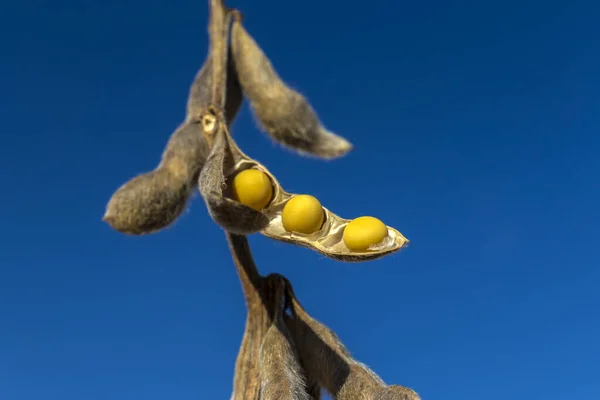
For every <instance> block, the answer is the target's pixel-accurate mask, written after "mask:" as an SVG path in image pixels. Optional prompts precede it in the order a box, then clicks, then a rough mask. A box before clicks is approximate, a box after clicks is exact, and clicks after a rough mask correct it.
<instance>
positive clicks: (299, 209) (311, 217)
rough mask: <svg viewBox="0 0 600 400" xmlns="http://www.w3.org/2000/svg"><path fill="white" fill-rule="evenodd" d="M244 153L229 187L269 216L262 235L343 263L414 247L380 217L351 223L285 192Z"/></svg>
mask: <svg viewBox="0 0 600 400" xmlns="http://www.w3.org/2000/svg"><path fill="white" fill-rule="evenodd" d="M234 150H235V151H240V150H239V149H234ZM240 155H241V156H240V157H237V159H238V160H239V161H238V162H237V163H236V164H235V166H234V167H233V168H232V170H231V171H230V173H229V179H228V181H229V184H228V186H229V187H231V191H230V193H231V195H232V197H233V198H234V199H235V200H237V201H239V202H241V203H243V204H245V205H247V206H249V207H252V208H254V209H256V210H260V211H261V212H263V213H264V214H265V215H266V216H267V218H268V219H269V225H268V226H267V227H266V228H264V229H263V230H262V231H260V233H261V234H263V235H265V236H267V237H270V238H272V239H275V240H279V241H283V242H287V243H292V244H296V245H300V246H304V247H308V248H311V249H313V250H315V251H317V252H319V253H321V254H324V255H326V256H327V257H331V258H335V259H338V260H341V261H366V260H371V259H375V258H379V257H382V256H385V255H387V254H390V253H393V252H396V251H398V250H400V249H401V248H402V247H404V246H405V245H406V244H407V243H408V240H407V239H406V238H405V237H404V236H403V235H402V234H401V233H400V232H399V231H397V230H396V229H394V228H392V227H389V226H386V225H385V224H384V223H383V222H382V221H380V220H379V219H377V218H374V217H370V216H363V217H359V218H356V219H353V220H349V219H345V218H342V217H340V216H338V215H336V214H334V213H333V212H331V211H330V210H329V209H327V208H325V207H323V206H322V205H321V203H320V202H319V201H318V200H317V199H316V198H315V197H313V196H310V195H307V194H293V193H288V192H286V191H284V190H283V188H282V187H281V185H280V184H279V182H278V181H277V179H275V177H274V176H273V175H272V174H271V173H270V172H269V171H268V170H267V169H266V168H265V167H264V166H263V165H262V164H260V163H258V162H257V161H255V160H252V159H250V158H248V157H247V156H245V155H244V154H243V153H241V151H240Z"/></svg>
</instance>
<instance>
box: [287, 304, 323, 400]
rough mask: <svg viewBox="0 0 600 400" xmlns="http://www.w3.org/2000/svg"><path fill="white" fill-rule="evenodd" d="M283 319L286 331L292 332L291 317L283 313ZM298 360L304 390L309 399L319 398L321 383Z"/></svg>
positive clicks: (293, 326)
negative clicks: (304, 386)
mask: <svg viewBox="0 0 600 400" xmlns="http://www.w3.org/2000/svg"><path fill="white" fill-rule="evenodd" d="M283 319H284V322H285V326H286V327H287V329H288V332H292V331H293V330H294V329H296V328H295V322H294V319H293V317H291V316H289V315H287V314H284V315H283ZM291 337H292V335H291V333H290V338H291ZM298 361H299V363H300V368H301V370H302V376H304V380H305V382H306V392H307V393H308V398H309V400H321V385H319V382H317V379H316V378H315V377H314V376H312V375H311V374H309V373H308V371H307V370H306V367H304V365H303V364H302V361H300V360H298Z"/></svg>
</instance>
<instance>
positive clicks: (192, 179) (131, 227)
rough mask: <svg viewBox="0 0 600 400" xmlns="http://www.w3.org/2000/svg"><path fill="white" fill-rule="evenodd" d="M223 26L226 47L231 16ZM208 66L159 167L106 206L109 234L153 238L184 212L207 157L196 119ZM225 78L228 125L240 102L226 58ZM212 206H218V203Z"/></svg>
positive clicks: (204, 102)
mask: <svg viewBox="0 0 600 400" xmlns="http://www.w3.org/2000/svg"><path fill="white" fill-rule="evenodd" d="M220 7H222V5H220ZM225 22H226V23H225V28H226V29H225V30H224V32H223V39H224V40H225V41H226V40H227V32H228V30H229V26H230V25H231V15H230V14H229V13H228V16H227V17H226V19H225ZM229 54H231V51H229ZM212 65H213V63H212V61H211V55H210V54H209V55H208V56H207V58H206V60H205V62H204V64H203V65H202V67H201V68H200V70H199V71H198V72H197V73H196V76H195V78H194V81H193V82H192V85H191V86H190V89H189V95H188V101H187V111H186V119H185V122H184V123H183V124H181V125H180V126H179V127H178V128H177V129H176V130H175V132H174V133H173V134H172V135H171V137H170V138H169V141H168V143H167V146H166V147H165V150H164V151H163V155H162V159H161V162H160V164H159V165H158V167H157V168H156V169H154V170H153V171H150V172H147V173H144V174H141V175H138V176H136V177H134V178H133V179H131V180H130V181H128V182H127V183H125V184H123V185H122V186H121V187H120V188H119V189H117V191H116V192H115V193H114V194H113V196H112V197H111V199H110V200H109V202H108V204H107V206H106V211H105V213H104V217H103V218H102V220H103V221H105V222H106V223H108V224H109V225H110V226H111V227H112V228H113V229H115V230H117V231H119V232H122V233H126V234H131V235H141V234H147V233H152V232H156V231H159V230H160V229H163V228H165V227H166V226H168V225H170V224H171V223H173V222H174V221H175V220H176V219H177V217H178V216H179V215H180V214H181V213H182V211H183V210H184V209H185V207H186V204H187V202H188V200H189V198H190V196H191V194H192V192H193V190H194V186H195V184H196V182H197V180H198V177H199V175H200V171H201V170H202V167H203V166H204V162H205V160H206V158H207V157H208V155H209V147H208V144H207V142H206V138H205V137H204V135H203V133H202V125H201V123H200V119H201V115H202V113H203V112H204V111H205V110H206V109H207V107H208V106H209V105H210V104H211V96H212V94H211V86H212V82H213V71H212V69H213V68H212ZM227 75H228V76H227V81H226V82H227V85H226V101H225V104H224V105H221V106H222V107H224V109H225V117H226V119H227V123H228V124H231V123H232V122H233V120H234V118H235V116H236V114H237V112H238V110H239V108H240V105H241V104H242V100H243V95H242V89H241V86H240V84H239V81H238V79H237V72H236V70H235V68H234V66H233V61H232V57H231V56H229V57H227ZM213 202H214V203H217V204H221V203H222V201H221V200H220V199H214V200H213ZM215 208H217V209H221V208H223V206H222V205H221V207H215ZM221 214H225V213H221Z"/></svg>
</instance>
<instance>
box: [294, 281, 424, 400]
mask: <svg viewBox="0 0 600 400" xmlns="http://www.w3.org/2000/svg"><path fill="white" fill-rule="evenodd" d="M286 287H287V290H288V302H289V303H290V308H291V310H292V315H293V319H292V321H293V323H292V324H290V325H292V327H291V328H290V332H292V338H293V341H294V343H295V345H296V348H297V350H298V354H299V356H300V361H301V363H302V365H304V366H305V368H306V370H307V371H308V373H309V374H311V375H312V376H314V377H315V379H316V380H317V381H318V382H319V384H320V385H321V386H323V387H324V388H325V389H326V390H327V391H328V392H329V393H331V394H332V395H333V396H334V398H335V399H336V400H355V399H366V400H376V399H378V398H379V397H378V396H382V395H384V394H385V395H386V396H396V397H385V398H386V399H389V400H392V399H394V400H401V399H402V400H405V399H404V398H403V397H401V396H403V395H404V394H405V393H414V392H412V391H410V389H407V388H406V389H407V391H403V390H399V388H403V387H402V386H398V385H395V386H394V387H388V386H386V384H385V383H384V382H383V380H382V379H381V378H380V377H379V376H377V374H375V372H373V371H372V370H370V369H369V368H368V367H367V366H366V365H364V364H362V363H360V362H358V361H357V360H355V359H354V358H352V356H351V355H350V352H349V351H348V349H347V348H346V347H345V346H344V344H343V343H342V342H341V341H340V339H339V338H338V336H337V335H336V334H335V333H334V332H333V331H332V330H331V329H329V328H328V327H327V326H325V325H324V324H322V323H320V322H318V321H317V320H315V319H314V318H312V317H311V316H310V315H309V314H308V313H307V312H306V310H304V308H302V305H301V304H300V302H299V301H298V299H297V298H296V296H295V294H294V291H293V288H292V285H291V284H290V283H289V282H287V285H286ZM407 399H410V400H418V397H416V398H410V397H408V398H407Z"/></svg>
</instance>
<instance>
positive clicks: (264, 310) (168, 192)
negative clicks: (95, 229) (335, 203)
mask: <svg viewBox="0 0 600 400" xmlns="http://www.w3.org/2000/svg"><path fill="white" fill-rule="evenodd" d="M208 36H209V48H208V54H207V55H206V57H205V60H204V63H203V64H202V66H201V67H200V69H199V70H198V72H197V73H196V76H195V77H194V79H193V81H192V84H191V87H190V89H189V94H188V99H187V104H186V112H185V118H184V120H183V122H181V123H180V125H179V126H178V127H177V128H176V129H175V130H174V132H173V133H172V135H171V137H170V138H169V140H168V141H167V144H166V147H165V149H164V151H163V154H162V158H161V161H160V163H159V164H158V166H157V167H156V168H155V169H154V170H152V171H150V172H147V173H144V174H141V175H138V176H136V177H134V178H132V179H131V180H129V181H128V182H126V183H124V184H123V185H122V186H121V187H119V188H118V189H117V191H116V192H115V193H114V194H113V195H112V197H111V199H110V200H109V202H108V204H107V206H106V211H105V214H104V217H103V220H104V221H105V222H106V223H108V224H109V225H110V226H111V227H112V228H113V229H115V230H117V231H119V232H122V233H124V234H129V235H143V234H150V233H154V232H158V231H160V230H161V229H164V228H165V227H167V226H169V225H171V224H173V223H174V222H175V221H176V220H177V218H178V217H179V216H180V215H181V213H182V211H183V210H184V209H185V207H186V206H187V202H188V199H189V198H190V196H191V194H192V192H193V189H194V187H197V188H198V190H199V192H200V195H201V197H202V199H203V200H204V203H205V205H206V207H207V211H208V213H209V215H210V216H211V218H212V219H213V220H214V222H215V223H216V224H217V225H218V226H219V227H221V228H222V229H223V231H224V233H225V237H226V239H227V241H228V243H229V249H230V251H231V254H232V256H233V261H234V264H235V267H236V270H237V273H238V276H239V278H240V282H241V285H242V290H243V293H244V297H245V300H246V306H247V309H248V314H247V319H246V328H245V332H244V335H243V338H242V343H241V346H240V350H239V354H238V357H237V360H236V364H235V374H234V379H233V394H232V399H233V400H276V399H284V400H285V399H288V400H310V399H312V400H319V399H320V398H321V391H322V390H325V391H327V392H329V393H330V394H331V395H332V396H333V397H334V398H335V399H337V400H418V399H419V396H418V395H417V393H416V392H415V391H413V390H411V389H409V388H407V387H404V386H400V385H389V386H388V385H387V384H385V383H384V382H383V381H382V379H381V378H380V377H378V376H377V374H375V373H374V372H373V371H372V370H370V369H369V368H368V367H367V366H365V365H364V364H362V363H360V362H359V361H357V360H355V359H354V358H353V357H352V356H351V355H350V352H349V351H348V349H346V347H345V346H344V345H343V344H342V342H341V340H340V339H339V338H338V336H337V335H336V334H335V333H334V332H333V331H332V330H331V329H329V328H328V327H327V326H325V325H324V324H323V323H321V322H318V321H317V320H315V319H314V318H312V317H311V316H310V314H309V313H308V312H307V311H306V310H305V309H304V308H303V307H302V306H301V304H300V302H299V301H298V299H297V297H296V295H295V293H294V291H293V288H292V284H291V283H290V282H289V281H288V280H287V278H285V277H284V276H282V275H279V274H271V275H268V276H266V277H263V276H261V275H260V273H259V272H258V269H257V267H256V264H255V262H254V259H253V257H252V253H251V250H250V246H249V243H248V239H247V235H250V234H253V233H260V234H262V235H264V236H266V237H269V238H271V239H275V240H279V241H283V242H286V243H290V244H293V245H297V246H302V247H306V248H308V249H311V250H314V251H316V252H318V253H320V254H322V255H325V256H327V257H330V258H333V259H335V260H339V261H342V262H365V261H368V260H373V259H376V258H380V257H384V256H387V255H389V254H392V253H394V252H397V251H399V250H401V249H402V248H404V247H405V246H406V245H407V244H408V239H406V238H405V237H404V236H403V235H402V234H401V233H400V232H399V231H398V230H397V229H395V228H393V227H391V226H388V225H386V224H384V223H383V222H382V221H380V220H379V219H377V218H374V217H371V216H362V217H359V218H355V219H346V218H343V217H341V216H339V215H337V214H336V213H334V212H333V211H331V210H330V209H329V208H327V207H324V206H323V205H322V204H321V203H320V202H319V200H318V199H316V198H315V197H313V196H311V195H310V194H294V193H289V192H286V191H285V190H284V189H283V186H282V185H281V184H280V183H279V181H278V180H277V178H276V177H275V175H274V174H273V173H272V172H270V171H269V170H268V169H267V168H266V167H265V166H264V165H263V164H261V163H260V162H258V161H256V160H254V159H252V158H251V157H249V156H248V155H246V154H245V153H244V152H243V151H242V150H241V149H240V148H239V146H238V145H237V144H236V142H235V140H234V139H233V137H232V136H231V134H230V129H231V126H232V122H233V121H234V119H235V117H236V114H237V111H238V110H239V108H240V106H241V104H242V102H243V100H244V98H246V99H247V100H248V102H249V104H250V107H251V109H252V111H253V114H254V116H255V118H256V120H257V122H258V125H259V126H260V128H261V129H262V130H264V131H265V132H266V133H267V134H268V135H269V136H270V137H271V138H272V139H273V140H275V141H276V142H278V143H280V144H281V145H282V146H284V147H286V148H289V149H291V150H293V151H295V152H297V153H299V154H304V155H310V156H313V157H317V158H321V159H333V158H338V157H342V156H344V155H345V154H347V153H348V152H349V151H351V150H352V148H353V146H352V144H351V143H350V142H349V141H348V140H346V139H344V138H343V137H341V136H339V135H337V134H335V133H333V132H331V131H330V130H328V129H326V128H325V127H324V125H323V123H322V122H321V120H320V118H319V117H318V115H317V113H316V111H315V110H314V109H313V108H312V107H311V105H310V104H309V102H308V100H307V98H306V97H305V96H304V95H302V94H300V93H299V92H297V91H295V90H293V89H291V88H290V87H289V86H288V85H286V83H285V82H284V80H283V79H282V78H281V77H280V76H279V74H278V73H277V72H276V70H275V68H274V66H273V64H272V62H271V61H270V60H269V59H268V58H267V56H266V55H265V53H264V52H263V50H262V49H261V48H260V46H259V44H258V43H257V41H256V40H255V39H254V38H252V36H251V35H250V33H249V32H248V31H247V30H246V28H245V27H244V25H243V18H242V14H241V12H239V11H238V10H234V9H230V8H228V7H226V6H225V4H224V3H223V0H209V22H208Z"/></svg>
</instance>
